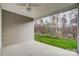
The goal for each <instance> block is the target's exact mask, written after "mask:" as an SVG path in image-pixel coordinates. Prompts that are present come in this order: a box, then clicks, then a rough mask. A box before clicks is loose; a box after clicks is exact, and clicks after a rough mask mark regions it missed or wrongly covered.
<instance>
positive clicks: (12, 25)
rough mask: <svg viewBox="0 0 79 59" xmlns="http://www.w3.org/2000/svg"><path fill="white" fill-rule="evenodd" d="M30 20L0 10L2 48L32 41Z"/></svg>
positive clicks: (32, 23) (32, 33) (32, 27)
mask: <svg viewBox="0 0 79 59" xmlns="http://www.w3.org/2000/svg"><path fill="white" fill-rule="evenodd" d="M32 20H33V19H32V18H29V17H25V16H22V15H18V14H15V13H12V12H9V11H5V10H2V29H3V32H2V33H3V42H2V45H3V47H5V46H9V45H13V44H18V43H22V42H27V41H30V40H33V39H34V22H33V21H32Z"/></svg>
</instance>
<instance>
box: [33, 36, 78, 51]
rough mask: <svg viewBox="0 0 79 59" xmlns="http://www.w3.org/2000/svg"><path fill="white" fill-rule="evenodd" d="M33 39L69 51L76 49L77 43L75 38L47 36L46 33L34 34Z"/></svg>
mask: <svg viewBox="0 0 79 59" xmlns="http://www.w3.org/2000/svg"><path fill="white" fill-rule="evenodd" d="M35 40H36V41H39V42H42V43H46V44H49V45H52V46H56V47H60V48H64V49H67V50H71V51H76V49H77V44H76V40H74V39H64V38H58V37H49V36H47V35H42V36H41V35H35Z"/></svg>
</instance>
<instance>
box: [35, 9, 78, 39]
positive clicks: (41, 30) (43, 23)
mask: <svg viewBox="0 0 79 59" xmlns="http://www.w3.org/2000/svg"><path fill="white" fill-rule="evenodd" d="M76 12H77V10H75V11H74V12H73V11H72V12H69V13H67V12H66V13H62V15H61V14H56V15H52V16H49V17H48V18H45V19H44V18H41V19H40V20H38V21H37V22H36V23H35V33H36V34H40V35H49V36H58V37H64V38H75V39H76V37H77V19H78V14H77V13H76ZM48 20H50V21H48Z"/></svg>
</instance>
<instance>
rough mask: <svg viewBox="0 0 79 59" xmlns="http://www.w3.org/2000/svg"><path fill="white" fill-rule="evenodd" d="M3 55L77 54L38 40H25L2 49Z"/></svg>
mask: <svg viewBox="0 0 79 59" xmlns="http://www.w3.org/2000/svg"><path fill="white" fill-rule="evenodd" d="M2 55H3V56H77V55H78V54H77V53H75V52H72V51H68V50H65V49H61V48H58V47H54V46H50V45H47V44H43V43H40V42H37V41H29V42H23V43H19V44H14V45H10V46H8V47H4V48H3V49H2Z"/></svg>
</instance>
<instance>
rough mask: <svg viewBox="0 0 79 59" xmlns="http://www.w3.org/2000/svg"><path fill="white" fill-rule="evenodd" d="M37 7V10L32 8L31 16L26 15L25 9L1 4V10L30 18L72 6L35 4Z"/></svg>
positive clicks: (68, 4) (11, 4) (12, 4)
mask: <svg viewBox="0 0 79 59" xmlns="http://www.w3.org/2000/svg"><path fill="white" fill-rule="evenodd" d="M36 4H37V5H39V7H38V8H32V10H31V15H29V14H27V12H26V9H25V8H21V9H20V8H19V7H18V6H17V5H16V3H2V9H4V10H8V11H11V12H14V13H17V14H20V15H24V16H28V17H31V18H38V17H41V16H46V15H48V14H51V13H53V12H55V11H56V10H60V9H62V8H65V7H68V6H71V5H73V3H36Z"/></svg>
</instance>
